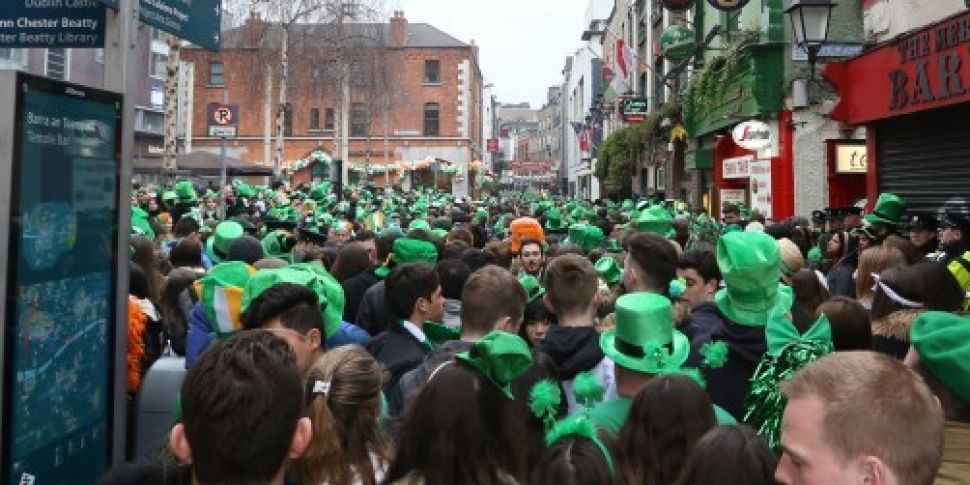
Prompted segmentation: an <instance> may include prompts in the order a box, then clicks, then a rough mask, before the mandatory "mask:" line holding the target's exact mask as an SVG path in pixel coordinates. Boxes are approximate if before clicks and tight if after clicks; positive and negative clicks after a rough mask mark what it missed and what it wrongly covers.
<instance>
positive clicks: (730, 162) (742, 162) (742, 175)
mask: <svg viewBox="0 0 970 485" xmlns="http://www.w3.org/2000/svg"><path fill="white" fill-rule="evenodd" d="M752 162H754V155H745V156H743V157H734V158H725V159H724V161H723V162H721V176H722V177H724V178H726V179H746V178H748V176H749V175H750V174H751V172H750V168H749V166H750V165H751V163H752Z"/></svg>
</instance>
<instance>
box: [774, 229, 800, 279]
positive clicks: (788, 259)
mask: <svg viewBox="0 0 970 485" xmlns="http://www.w3.org/2000/svg"><path fill="white" fill-rule="evenodd" d="M777 244H778V252H779V253H780V254H781V279H782V280H783V281H784V282H785V283H787V284H789V285H790V284H791V279H792V276H795V273H797V272H798V271H799V270H801V269H802V266H805V257H804V256H802V250H801V249H798V245H797V244H795V243H794V242H793V241H792V240H791V239H788V238H782V239H779V240H778V241H777Z"/></svg>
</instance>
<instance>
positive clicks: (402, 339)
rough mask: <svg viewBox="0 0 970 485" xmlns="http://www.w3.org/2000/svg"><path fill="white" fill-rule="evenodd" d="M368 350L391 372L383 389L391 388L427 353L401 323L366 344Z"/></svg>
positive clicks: (417, 364) (427, 350) (418, 363)
mask: <svg viewBox="0 0 970 485" xmlns="http://www.w3.org/2000/svg"><path fill="white" fill-rule="evenodd" d="M367 352H369V353H370V354H371V355H372V356H374V358H375V359H377V361H378V362H380V363H381V364H383V365H384V368H385V369H386V370H387V371H388V372H389V373H390V374H391V379H390V380H389V381H388V382H387V383H385V385H384V386H385V387H384V389H385V390H389V389H392V388H393V387H394V386H395V385H396V384H397V381H398V379H400V378H401V376H402V375H404V373H405V372H407V371H409V370H411V369H414V368H415V367H417V366H419V365H421V362H422V361H423V360H424V357H425V355H427V354H428V353H429V349H426V348H425V347H424V346H423V345H422V344H421V342H419V341H418V339H416V338H414V335H411V332H408V330H407V329H406V328H404V327H403V326H402V325H401V324H399V323H395V324H393V325H391V326H390V327H388V329H387V330H386V331H384V332H382V333H380V334H379V335H378V336H376V337H374V339H373V340H371V341H370V343H369V344H367Z"/></svg>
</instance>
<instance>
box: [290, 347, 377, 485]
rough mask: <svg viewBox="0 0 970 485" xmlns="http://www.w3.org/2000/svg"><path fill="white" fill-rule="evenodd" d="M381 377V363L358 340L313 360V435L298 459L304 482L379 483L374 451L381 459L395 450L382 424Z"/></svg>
mask: <svg viewBox="0 0 970 485" xmlns="http://www.w3.org/2000/svg"><path fill="white" fill-rule="evenodd" d="M383 380H384V379H383V371H382V370H381V366H380V364H379V363H378V362H377V361H376V360H374V358H373V357H371V356H370V354H368V353H367V352H366V351H365V350H364V349H363V348H361V347H359V346H357V345H345V346H342V347H338V348H336V349H333V350H328V351H327V353H325V354H323V356H321V357H320V358H319V359H318V360H317V361H316V362H315V363H314V364H313V366H312V367H311V368H310V370H309V371H308V372H307V378H306V392H307V395H306V400H307V403H308V405H307V415H308V416H309V417H310V421H311V422H312V423H313V438H312V439H311V441H310V444H309V446H308V447H307V449H306V451H305V452H304V454H303V455H302V456H301V457H300V458H299V459H298V460H297V461H296V469H297V471H298V472H299V475H300V477H301V478H302V479H303V481H304V483H313V484H318V483H335V484H336V483H352V482H354V480H355V479H359V481H360V483H364V484H376V481H375V479H374V476H375V473H376V472H377V470H374V465H373V463H372V462H371V454H372V453H373V454H375V455H377V457H378V458H379V461H380V462H383V463H386V462H387V461H388V460H390V458H391V455H392V449H391V442H390V440H389V439H388V437H387V436H386V435H385V434H384V433H383V431H382V430H381V429H380V427H379V426H378V419H379V418H380V413H381V386H382V385H383ZM358 477H359V478H358Z"/></svg>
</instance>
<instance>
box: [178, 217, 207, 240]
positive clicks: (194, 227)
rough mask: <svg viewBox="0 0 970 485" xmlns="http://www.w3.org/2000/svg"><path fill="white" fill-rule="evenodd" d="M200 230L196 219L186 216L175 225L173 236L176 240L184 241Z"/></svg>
mask: <svg viewBox="0 0 970 485" xmlns="http://www.w3.org/2000/svg"><path fill="white" fill-rule="evenodd" d="M200 229H201V227H200V226H199V221H197V220H195V218H194V217H191V216H188V215H185V216H182V218H180V219H179V221H178V222H176V223H175V227H174V228H173V233H174V234H173V235H174V236H175V238H176V239H183V238H187V237H189V236H191V235H193V234H195V233H197V232H199V230H200Z"/></svg>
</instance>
